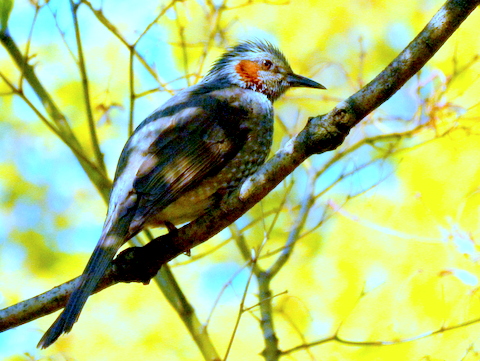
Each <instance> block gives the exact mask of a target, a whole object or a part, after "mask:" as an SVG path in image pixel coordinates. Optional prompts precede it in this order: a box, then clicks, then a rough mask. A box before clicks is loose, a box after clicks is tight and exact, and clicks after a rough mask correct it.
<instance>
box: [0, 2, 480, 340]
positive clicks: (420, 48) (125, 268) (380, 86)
mask: <svg viewBox="0 0 480 361" xmlns="http://www.w3.org/2000/svg"><path fill="white" fill-rule="evenodd" d="M479 2H480V0H475V1H473V0H470V1H468V0H450V1H447V2H446V3H445V4H444V6H443V7H442V8H441V9H440V10H439V11H438V12H437V14H436V15H435V16H434V17H433V18H432V20H431V21H430V22H429V23H428V25H427V26H426V27H425V28H424V29H423V30H422V32H421V33H420V34H419V35H418V36H417V37H416V38H415V39H414V40H413V41H412V42H411V43H410V44H409V45H408V46H407V48H405V50H403V51H402V53H400V55H399V56H398V57H397V58H396V59H395V60H393V61H392V63H390V64H389V65H388V66H387V67H386V68H385V70H384V71H382V72H381V73H380V74H379V75H378V76H377V77H376V78H375V79H374V80H372V81H371V82H370V83H369V84H368V85H366V86H365V87H364V88H362V89H361V90H360V91H358V92H357V93H356V94H354V95H352V96H351V97H349V98H348V99H346V100H345V101H343V102H340V103H339V104H338V105H337V106H336V107H335V108H334V109H333V110H332V111H330V112H329V113H328V114H326V115H322V116H317V117H314V118H310V119H309V121H308V124H307V125H306V127H305V128H304V129H303V130H302V131H301V132H300V133H299V134H298V135H297V136H295V137H293V139H291V140H290V141H289V142H288V143H287V145H286V146H285V147H284V148H282V149H280V150H279V151H278V152H277V153H276V154H275V155H274V156H273V157H272V158H271V159H270V160H269V161H268V162H267V163H266V164H265V165H264V166H263V167H262V168H261V169H260V170H259V171H258V172H257V173H256V174H254V175H253V176H251V177H250V178H248V179H247V180H246V181H245V182H244V184H243V185H242V187H241V188H240V189H237V190H235V191H234V192H233V193H232V194H231V195H230V196H229V197H228V198H227V199H226V200H224V201H223V203H222V204H221V206H220V207H219V208H217V209H213V210H211V211H210V212H209V213H207V214H205V215H203V216H202V217H200V218H198V219H196V220H195V221H193V222H191V223H189V224H187V225H185V226H184V227H182V228H180V229H179V230H178V232H174V233H170V234H167V235H164V236H161V237H158V238H156V239H154V240H153V241H151V242H150V243H149V244H147V245H145V246H144V247H141V248H140V247H133V248H129V249H127V250H125V251H123V252H122V253H120V254H119V255H118V257H117V258H116V259H115V261H114V263H113V264H112V266H111V267H110V268H109V270H108V272H107V273H106V275H105V277H104V278H103V279H102V281H101V283H100V284H99V286H98V288H97V289H96V292H98V291H100V290H102V289H104V288H106V287H109V286H112V285H114V284H116V283H118V282H133V281H136V282H143V283H148V282H149V280H150V279H151V278H152V277H153V276H154V275H155V274H156V273H157V272H158V270H159V269H160V267H161V265H162V264H165V263H166V262H168V261H170V260H172V259H173V258H175V257H177V256H178V255H180V254H182V253H184V252H187V251H189V250H190V249H191V248H193V247H195V246H197V245H199V244H201V243H203V242H205V241H206V240H208V239H210V238H211V237H213V236H214V235H215V234H217V233H218V232H220V231H221V230H223V229H224V228H225V227H227V226H228V225H229V224H231V223H232V222H234V221H235V220H237V219H238V218H239V217H241V216H242V215H243V214H244V213H245V212H247V211H248V210H249V209H250V208H252V207H253V206H254V205H255V204H256V203H258V202H259V201H260V200H261V199H262V198H264V197H265V196H266V195H267V194H268V193H269V192H270V191H272V190H273V189H274V188H275V187H276V186H277V185H278V184H279V183H280V182H281V181H282V180H283V179H285V177H287V176H288V175H289V174H290V173H291V172H292V171H293V170H294V169H295V168H296V167H298V166H299V165H300V164H301V163H302V162H303V161H304V160H305V159H307V158H308V157H309V156H311V155H312V154H318V153H323V152H326V151H329V150H333V149H335V148H337V147H338V146H340V145H341V144H342V142H343V140H344V139H345V137H346V136H347V135H348V133H349V131H350V130H351V129H352V128H353V127H354V126H355V125H356V124H358V123H359V122H360V121H361V119H362V118H364V117H365V116H366V115H367V114H369V113H370V112H372V111H373V110H374V109H376V108H377V107H379V106H380V105H381V104H382V103H383V102H385V101H386V100H388V99H389V98H390V97H391V96H392V95H393V94H394V93H395V92H396V91H398V89H400V88H401V87H402V86H403V85H404V84H405V83H406V81H407V80H408V79H410V78H411V77H412V76H413V75H414V74H415V73H416V72H417V71H418V70H419V69H421V68H422V67H423V66H424V65H425V64H426V63H427V61H428V60H430V58H431V57H432V56H433V55H434V54H435V53H436V52H437V51H438V49H440V47H441V46H442V45H443V44H444V43H445V41H446V40H447V39H448V38H449V37H450V36H451V35H452V34H453V33H454V32H455V30H456V29H457V28H458V27H459V26H460V24H461V23H462V22H463V21H464V20H465V19H466V18H467V17H468V15H469V14H470V13H471V12H472V11H473V10H474V9H475V8H476V7H477V5H478V4H479ZM0 40H2V42H4V41H5V38H4V39H0ZM7 40H8V39H7ZM26 68H27V75H28V74H29V73H28V71H29V70H30V68H29V66H28V65H27V66H26ZM44 99H47V100H48V99H49V97H47V96H46V97H45V98H44ZM54 119H56V120H57V121H58V119H62V118H61V117H54ZM75 282H76V281H75V280H72V281H69V282H67V283H65V284H63V285H61V286H58V287H56V288H54V289H52V290H50V291H48V292H46V293H44V294H42V295H40V296H37V297H35V298H33V299H30V300H27V301H24V302H21V303H19V304H17V305H14V306H11V307H9V308H6V309H4V310H1V311H0V332H1V331H4V330H7V329H9V328H12V327H15V326H18V325H20V324H23V323H26V322H29V321H31V320H33V319H35V318H38V317H41V316H44V315H46V314H49V313H52V312H54V311H55V310H58V309H60V308H61V307H63V306H64V305H65V303H66V300H67V297H68V295H69V294H70V293H71V292H72V290H73V288H74V286H75Z"/></svg>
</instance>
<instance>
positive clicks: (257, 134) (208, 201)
mask: <svg viewBox="0 0 480 361" xmlns="http://www.w3.org/2000/svg"><path fill="white" fill-rule="evenodd" d="M290 87H309V88H318V89H325V87H324V86H323V85H321V84H319V83H317V82H315V81H313V80H310V79H308V78H305V77H303V76H300V75H296V74H294V73H293V71H292V69H291V68H290V65H289V64H288V62H287V60H286V58H285V56H284V55H283V54H282V53H281V52H280V51H279V50H278V49H277V48H275V47H274V46H272V45H271V44H270V43H267V42H263V41H258V40H256V41H247V42H244V43H241V44H239V45H237V46H236V47H234V48H232V49H231V50H230V51H228V52H226V53H225V54H223V56H222V57H221V58H220V59H218V60H217V61H216V62H215V63H214V65H213V67H212V69H211V70H210V71H209V73H208V74H207V76H206V77H205V78H204V79H203V80H202V81H201V82H200V83H198V84H197V85H193V86H191V87H189V88H187V89H185V90H183V91H180V92H179V93H177V94H176V95H175V96H173V97H172V98H171V99H170V100H168V101H167V102H166V103H165V104H164V105H163V106H161V107H160V108H158V109H157V110H156V111H154V112H153V114H152V115H150V116H149V117H148V118H147V119H145V120H144V121H143V122H142V123H141V124H140V125H139V126H138V128H137V129H136V130H135V132H134V133H133V135H132V136H131V137H130V139H129V140H128V142H127V144H126V145H125V147H124V148H123V151H122V154H121V155H120V160H119V162H118V166H117V171H116V173H115V181H114V184H113V189H112V191H111V194H110V201H109V206H108V213H107V217H106V220H105V224H104V226H103V231H102V234H101V236H100V240H99V241H98V243H97V246H96V247H95V250H94V252H93V254H92V256H91V257H90V260H89V261H88V264H87V266H86V268H85V271H84V272H83V275H82V276H81V279H80V281H79V282H78V285H77V286H76V289H75V290H74V291H73V293H72V294H71V296H70V298H69V300H68V302H67V304H66V306H65V309H64V310H63V312H62V313H61V314H60V316H59V317H58V318H57V320H56V321H55V322H54V323H53V325H52V326H51V327H50V328H49V329H48V331H47V332H46V333H45V335H44V336H43V337H42V339H41V340H40V342H39V344H38V346H39V347H41V348H46V347H48V346H50V345H51V344H52V343H53V342H55V340H57V338H58V337H59V336H60V335H61V334H62V333H67V332H69V331H70V330H71V329H72V327H73V324H74V323H75V322H76V321H77V319H78V317H79V315H80V312H81V310H82V308H83V306H84V305H85V302H86V301H87V298H88V297H89V296H90V294H91V293H92V292H93V290H94V289H95V287H96V286H97V284H98V282H99V281H100V279H101V278H102V276H103V275H104V273H105V271H106V269H107V267H108V266H109V265H110V263H111V262H112V260H113V258H114V257H115V254H116V253H117V251H118V250H119V248H120V247H121V246H122V245H123V244H124V243H125V242H127V241H128V240H129V239H130V238H132V237H134V236H135V235H136V234H137V233H139V232H140V231H142V230H143V229H144V228H147V227H158V226H165V225H168V226H169V225H171V224H181V223H185V222H190V221H192V220H194V219H196V218H198V217H199V216H200V215H202V214H204V213H206V212H208V210H209V208H211V207H215V205H216V204H218V201H219V197H220V199H221V197H225V196H226V195H227V194H228V192H229V191H231V190H232V189H235V188H236V187H238V186H239V185H240V184H241V182H242V181H243V180H244V179H245V178H247V177H248V176H250V175H251V174H253V173H254V172H255V171H256V170H257V169H258V167H259V166H260V165H261V164H262V163H263V162H264V161H265V158H266V157H267V155H268V153H269V151H270V146H271V144H272V133H273V105H272V103H273V102H274V101H275V100H276V99H278V97H280V96H281V95H282V94H283V93H284V92H285V91H286V90H287V89H288V88H290Z"/></svg>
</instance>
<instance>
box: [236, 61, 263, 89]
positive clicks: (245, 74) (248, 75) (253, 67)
mask: <svg viewBox="0 0 480 361" xmlns="http://www.w3.org/2000/svg"><path fill="white" fill-rule="evenodd" d="M259 70H260V65H258V64H257V63H255V62H253V61H250V60H242V61H240V62H239V63H238V64H237V65H236V66H235V71H236V72H237V74H238V75H240V78H242V80H243V81H244V82H245V83H247V84H248V83H253V84H257V85H258V84H259V83H260V79H258V71H259Z"/></svg>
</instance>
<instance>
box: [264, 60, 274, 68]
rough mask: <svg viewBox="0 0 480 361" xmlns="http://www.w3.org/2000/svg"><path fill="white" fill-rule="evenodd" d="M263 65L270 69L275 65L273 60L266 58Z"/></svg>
mask: <svg viewBox="0 0 480 361" xmlns="http://www.w3.org/2000/svg"><path fill="white" fill-rule="evenodd" d="M262 66H263V68H264V69H266V70H270V69H272V67H273V63H272V61H271V60H268V59H265V60H263V61H262Z"/></svg>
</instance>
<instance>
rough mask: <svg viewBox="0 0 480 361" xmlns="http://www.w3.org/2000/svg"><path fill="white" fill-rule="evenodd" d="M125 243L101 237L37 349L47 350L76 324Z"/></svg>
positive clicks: (111, 236)
mask: <svg viewBox="0 0 480 361" xmlns="http://www.w3.org/2000/svg"><path fill="white" fill-rule="evenodd" d="M125 241H126V239H125V236H119V235H115V234H106V235H102V237H101V238H100V240H99V241H98V243H97V246H96V247H95V250H94V252H93V254H92V256H91V257H90V260H89V261H88V264H87V266H86V268H85V271H84V272H83V275H82V276H81V278H80V280H79V283H78V285H77V286H76V288H75V290H74V291H73V293H72V294H71V296H70V298H69V299H68V302H67V304H66V306H65V309H64V310H63V312H62V313H61V314H60V316H58V318H57V319H56V320H55V322H54V323H53V324H52V326H50V328H49V329H48V330H47V332H46V333H45V334H44V335H43V337H42V339H41V340H40V342H39V343H38V346H37V347H40V348H47V347H48V346H50V345H51V344H52V343H54V342H55V341H56V340H57V339H58V337H59V336H60V335H61V334H62V333H68V332H70V330H71V329H72V327H73V325H74V323H75V322H77V320H78V317H79V316H80V312H81V311H82V309H83V306H84V305H85V303H86V302H87V299H88V297H89V296H90V295H91V294H92V292H93V291H94V290H95V288H96V287H97V285H98V282H99V281H100V279H101V278H102V276H103V275H104V274H105V271H106V269H107V267H108V266H109V264H110V263H111V262H112V260H113V258H114V257H115V254H116V253H117V251H118V250H119V248H120V247H121V246H122V245H123V243H125Z"/></svg>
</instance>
